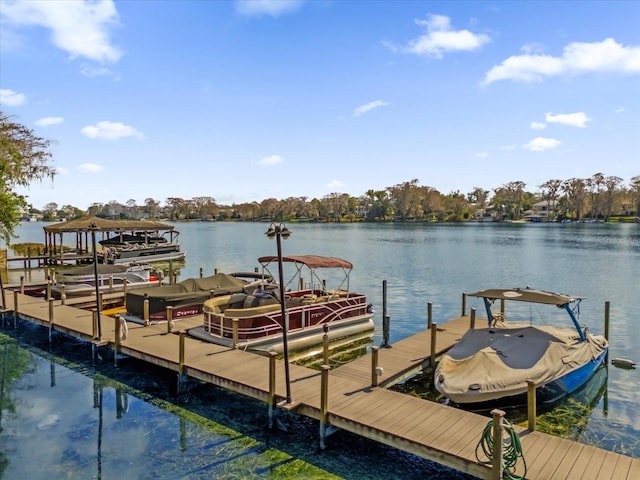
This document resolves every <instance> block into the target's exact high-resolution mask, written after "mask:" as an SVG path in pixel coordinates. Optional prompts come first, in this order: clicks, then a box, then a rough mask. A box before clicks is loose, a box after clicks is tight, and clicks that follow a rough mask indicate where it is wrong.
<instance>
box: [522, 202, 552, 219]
mask: <svg viewBox="0 0 640 480" xmlns="http://www.w3.org/2000/svg"><path fill="white" fill-rule="evenodd" d="M558 203H559V202H558V201H557V200H541V201H539V202H536V203H534V204H533V205H531V210H527V211H525V212H524V218H525V219H526V220H528V221H529V222H548V221H551V220H553V219H551V220H550V214H551V213H553V212H555V211H556V210H557V208H558Z"/></svg>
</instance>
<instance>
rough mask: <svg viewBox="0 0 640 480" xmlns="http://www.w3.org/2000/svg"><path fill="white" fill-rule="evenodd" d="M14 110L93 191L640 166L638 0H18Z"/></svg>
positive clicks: (11, 80) (7, 18) (6, 107)
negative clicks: (468, 0) (46, 139)
mask: <svg viewBox="0 0 640 480" xmlns="http://www.w3.org/2000/svg"><path fill="white" fill-rule="evenodd" d="M0 21H1V25H0V27H1V28H0V32H1V33H0V35H1V37H0V45H1V50H0V53H1V57H0V90H1V91H0V93H1V96H0V104H1V106H0V108H1V109H2V111H3V112H4V113H5V114H9V115H12V116H14V119H15V120H16V121H18V122H20V123H22V124H24V125H26V126H28V127H29V128H32V129H33V130H34V131H35V133H36V134H37V135H40V136H43V137H45V138H48V139H50V140H52V142H53V143H52V146H51V151H52V153H53V166H54V167H55V168H56V169H57V171H58V175H57V176H56V178H55V180H54V182H53V184H51V183H50V182H49V181H45V182H44V183H42V184H39V183H36V184H33V185H31V187H30V188H29V189H27V190H24V191H21V192H22V193H25V194H26V195H28V196H29V201H30V202H31V203H32V204H33V205H34V206H35V207H36V208H42V207H43V206H44V205H45V204H47V203H48V202H52V201H53V202H56V203H58V205H59V206H62V205H67V204H70V205H73V206H76V207H79V208H82V209H85V208H87V207H88V206H89V205H91V204H92V203H94V202H99V203H107V202H109V201H112V200H115V201H118V202H120V203H126V202H127V201H128V200H130V199H133V200H135V201H136V202H137V203H138V204H139V205H142V204H143V203H144V200H145V199H146V198H149V197H151V198H154V199H155V200H158V201H161V202H164V200H165V199H166V198H168V197H181V198H184V199H190V198H193V197H198V196H210V197H213V198H215V199H216V201H217V202H218V203H221V204H233V203H242V202H247V201H253V200H257V201H260V200H263V199H266V198H271V197H273V198H277V199H284V198H287V197H308V198H309V199H311V198H314V197H316V198H321V197H323V196H325V195H328V194H330V193H348V194H349V195H353V196H360V195H363V194H364V193H365V192H366V191H367V190H369V189H374V190H380V189H384V188H386V187H389V186H393V185H396V184H399V183H403V182H406V181H411V180H413V179H417V180H418V181H419V184H420V185H425V186H430V187H433V188H436V189H437V190H439V191H440V192H442V193H450V192H452V191H456V190H459V191H460V192H462V193H468V192H470V191H471V190H473V188H474V187H482V188H485V189H488V190H491V189H493V188H496V187H499V186H501V185H504V184H505V183H507V182H510V181H516V180H519V181H523V182H525V184H526V189H527V190H529V191H533V192H535V191H537V190H538V186H539V185H540V184H542V183H543V182H545V181H546V180H549V179H556V178H557V179H561V180H566V179H570V178H573V177H578V178H587V177H590V176H592V175H593V174H595V173H598V172H601V173H604V174H605V175H606V176H613V175H615V176H618V177H621V178H622V179H623V180H624V182H625V184H626V183H628V182H629V180H630V179H631V177H633V176H635V175H640V28H638V24H639V22H640V2H638V1H605V2H598V1H567V2H563V1H534V2H525V1H512V2H511V1H510V2H506V1H492V2H484V1H471V2H464V1H446V2H439V1H428V2H427V1H406V2H405V1H392V2H388V1H364V0H363V1H302V0H300V1H284V0H281V1H269V0H265V1H258V0H253V1H231V0H229V1H204V0H202V1H153V0H146V1H116V2H111V1H75V2H58V1H53V0H52V1H43V2H38V1H26V2H16V1H9V0H2V2H1V3H0Z"/></svg>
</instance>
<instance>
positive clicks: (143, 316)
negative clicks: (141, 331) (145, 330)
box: [142, 293, 149, 327]
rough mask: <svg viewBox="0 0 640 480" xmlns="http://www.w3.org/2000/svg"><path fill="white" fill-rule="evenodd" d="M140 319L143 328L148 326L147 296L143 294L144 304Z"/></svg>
mask: <svg viewBox="0 0 640 480" xmlns="http://www.w3.org/2000/svg"><path fill="white" fill-rule="evenodd" d="M142 319H143V320H144V326H145V327H148V326H149V298H148V297H147V294H146V293H145V294H144V303H143V306H142Z"/></svg>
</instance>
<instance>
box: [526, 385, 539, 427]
mask: <svg viewBox="0 0 640 480" xmlns="http://www.w3.org/2000/svg"><path fill="white" fill-rule="evenodd" d="M536 409H537V405H536V384H535V383H534V382H532V381H530V380H529V381H527V420H528V421H529V430H531V431H532V432H535V431H536Z"/></svg>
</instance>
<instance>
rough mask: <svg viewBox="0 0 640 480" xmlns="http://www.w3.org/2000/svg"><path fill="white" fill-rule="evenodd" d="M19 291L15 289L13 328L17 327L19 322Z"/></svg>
mask: <svg viewBox="0 0 640 480" xmlns="http://www.w3.org/2000/svg"><path fill="white" fill-rule="evenodd" d="M19 293H20V292H18V291H17V290H14V291H13V328H16V323H17V322H18V294H19Z"/></svg>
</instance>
